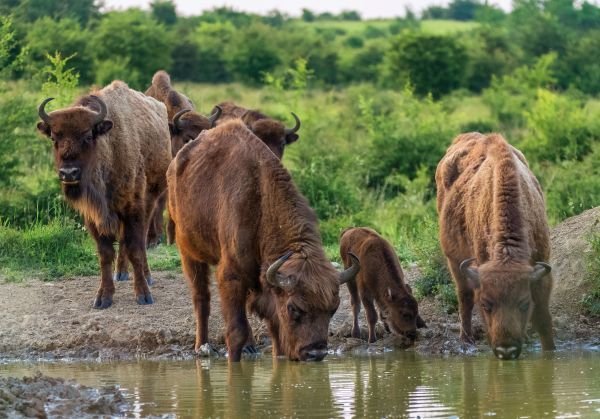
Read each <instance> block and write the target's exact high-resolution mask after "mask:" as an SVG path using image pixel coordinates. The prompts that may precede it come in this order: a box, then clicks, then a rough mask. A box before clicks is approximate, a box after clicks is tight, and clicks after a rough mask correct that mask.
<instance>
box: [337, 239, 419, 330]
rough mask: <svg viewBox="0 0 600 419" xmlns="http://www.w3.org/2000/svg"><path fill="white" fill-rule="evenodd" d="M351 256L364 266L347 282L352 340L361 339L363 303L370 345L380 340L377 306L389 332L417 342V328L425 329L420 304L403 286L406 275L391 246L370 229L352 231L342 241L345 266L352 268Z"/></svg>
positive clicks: (341, 248) (408, 288)
mask: <svg viewBox="0 0 600 419" xmlns="http://www.w3.org/2000/svg"><path fill="white" fill-rule="evenodd" d="M351 253H352V254H354V255H356V256H357V257H358V259H359V260H360V262H361V270H360V272H359V273H358V275H357V276H356V278H355V279H353V280H350V281H348V291H350V297H351V301H352V312H353V315H354V324H353V326H352V337H354V338H360V329H359V327H358V313H359V312H360V303H361V301H362V304H363V306H364V307H365V311H366V314H367V322H368V324H369V342H375V340H376V339H377V338H376V336H375V324H376V323H377V311H376V310H375V304H377V307H378V308H379V313H380V315H381V320H382V321H383V323H384V325H385V326H386V329H391V331H392V332H394V333H396V334H400V335H404V336H406V337H408V338H409V339H411V340H412V341H414V340H415V339H416V337H417V328H418V327H425V322H424V321H423V319H421V317H420V316H419V309H418V306H417V300H415V298H414V297H413V296H412V292H411V290H410V287H409V286H408V285H407V284H406V283H405V282H404V273H403V272H402V268H401V267H400V261H399V260H398V257H397V256H396V253H395V251H394V248H393V247H392V245H390V244H389V243H388V242H387V241H386V240H385V239H384V238H383V237H381V236H380V235H379V234H377V232H376V231H374V230H371V229H370V228H365V227H357V228H350V229H347V230H345V231H344V232H343V233H342V236H341V240H340V256H341V257H342V260H343V261H344V266H349V265H350V263H351V260H352V259H351V256H350V254H351ZM359 295H360V300H359Z"/></svg>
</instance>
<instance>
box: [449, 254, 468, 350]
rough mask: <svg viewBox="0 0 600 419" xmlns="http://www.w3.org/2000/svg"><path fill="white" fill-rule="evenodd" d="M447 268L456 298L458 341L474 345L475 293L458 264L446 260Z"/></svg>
mask: <svg viewBox="0 0 600 419" xmlns="http://www.w3.org/2000/svg"><path fill="white" fill-rule="evenodd" d="M448 266H449V268H450V273H451V274H452V278H453V279H454V284H455V285H456V292H457V294H458V295H457V296H458V311H459V313H460V340H462V341H463V342H465V343H469V344H475V339H474V338H473V327H472V323H471V319H472V317H473V305H474V304H475V302H474V299H475V293H474V291H473V288H472V287H471V286H470V285H469V282H468V280H467V278H465V277H464V276H463V275H462V273H461V272H460V269H459V267H458V264H456V263H453V262H452V261H450V260H448Z"/></svg>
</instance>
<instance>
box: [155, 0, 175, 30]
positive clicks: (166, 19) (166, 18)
mask: <svg viewBox="0 0 600 419" xmlns="http://www.w3.org/2000/svg"><path fill="white" fill-rule="evenodd" d="M150 9H151V10H152V17H153V18H154V19H156V21H157V22H160V23H163V24H164V25H166V26H172V25H174V24H175V23H176V22H177V11H176V10H175V3H173V0H154V1H153V2H152V3H150Z"/></svg>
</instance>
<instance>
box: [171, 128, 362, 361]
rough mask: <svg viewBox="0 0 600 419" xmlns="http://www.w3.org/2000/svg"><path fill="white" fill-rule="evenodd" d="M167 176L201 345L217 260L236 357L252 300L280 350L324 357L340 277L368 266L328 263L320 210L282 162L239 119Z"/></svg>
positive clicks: (205, 137) (210, 135)
mask: <svg viewBox="0 0 600 419" xmlns="http://www.w3.org/2000/svg"><path fill="white" fill-rule="evenodd" d="M167 179H168V180H167V181H168V185H169V201H168V205H169V211H170V213H171V216H172V217H173V220H174V221H175V230H176V240H177V246H178V248H179V252H180V254H181V262H182V265H183V271H184V274H185V276H186V278H187V279H188V281H189V284H190V289H191V293H192V301H193V305H194V311H195V315H196V350H198V349H199V348H200V346H201V345H202V344H204V343H206V342H207V341H208V316H209V314H210V292H209V282H208V281H209V265H217V270H216V277H217V283H218V288H219V294H220V297H221V306H222V307H223V316H224V320H225V324H226V333H225V336H226V343H227V348H228V351H229V358H230V360H232V361H239V360H240V357H241V353H242V348H243V347H244V345H245V344H246V343H247V341H248V338H249V324H248V319H247V316H246V303H248V306H249V307H250V309H251V310H253V311H254V312H256V313H257V314H258V315H259V316H260V317H261V318H262V319H264V320H265V321H266V322H267V324H268V328H269V331H270V334H271V337H272V340H273V354H274V356H277V355H287V356H288V357H289V358H290V359H292V360H321V359H323V358H324V357H325V355H326V354H327V337H328V326H329V321H330V320H331V317H332V316H333V314H334V313H335V311H336V309H337V307H338V305H339V302H340V300H339V284H340V281H341V282H345V281H347V280H348V279H350V278H351V277H353V276H354V275H356V272H357V271H358V268H359V267H358V263H356V264H354V265H353V266H352V267H351V268H350V269H348V270H347V271H345V272H343V273H341V274H339V273H338V272H337V271H336V270H335V269H334V268H333V266H332V265H331V263H330V262H329V261H328V260H327V258H326V257H325V253H324V251H323V247H322V243H321V237H320V235H319V232H318V228H317V218H316V215H315V213H314V211H313V210H312V209H311V208H310V207H309V205H308V202H307V201H306V199H305V198H304V197H303V196H302V195H301V194H300V193H299V192H298V190H297V189H296V187H295V185H294V183H293V182H292V180H291V178H290V175H289V173H288V172H287V170H285V168H284V167H283V166H282V165H281V162H280V161H279V159H278V158H276V156H274V155H273V153H272V152H271V151H269V149H268V148H267V147H265V144H264V143H263V142H262V141H261V140H260V139H258V138H257V137H256V136H255V135H254V134H252V132H250V131H249V130H248V129H247V128H246V126H245V125H244V124H243V123H242V122H241V121H240V120H233V121H230V122H228V123H226V124H221V125H219V126H217V127H216V128H214V129H212V130H210V131H205V132H203V133H202V134H201V135H200V137H199V139H198V141H193V142H190V143H188V144H187V145H186V146H184V147H183V148H182V149H181V150H180V151H179V153H178V154H177V156H176V157H175V159H174V160H173V162H172V163H171V165H170V166H169V170H168V172H167Z"/></svg>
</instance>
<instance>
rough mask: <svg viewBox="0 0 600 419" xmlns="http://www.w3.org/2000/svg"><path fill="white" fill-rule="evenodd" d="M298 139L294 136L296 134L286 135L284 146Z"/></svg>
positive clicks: (296, 135)
mask: <svg viewBox="0 0 600 419" xmlns="http://www.w3.org/2000/svg"><path fill="white" fill-rule="evenodd" d="M298 138H300V137H298V134H296V133H291V134H286V136H285V144H286V145H287V144H291V143H293V142H296V141H298Z"/></svg>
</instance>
